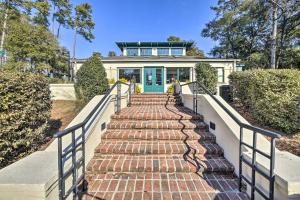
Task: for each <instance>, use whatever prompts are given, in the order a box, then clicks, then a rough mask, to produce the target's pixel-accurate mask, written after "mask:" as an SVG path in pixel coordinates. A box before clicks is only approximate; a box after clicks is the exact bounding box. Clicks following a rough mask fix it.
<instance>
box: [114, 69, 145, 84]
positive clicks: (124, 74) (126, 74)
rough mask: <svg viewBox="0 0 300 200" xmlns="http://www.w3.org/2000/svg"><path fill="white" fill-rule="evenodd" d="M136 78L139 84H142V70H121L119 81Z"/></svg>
mask: <svg viewBox="0 0 300 200" xmlns="http://www.w3.org/2000/svg"><path fill="white" fill-rule="evenodd" d="M133 77H134V78H135V80H136V82H137V83H141V70H140V69H132V68H128V69H119V79H121V78H125V79H126V80H128V81H129V80H130V79H132V78H133Z"/></svg>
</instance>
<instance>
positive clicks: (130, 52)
mask: <svg viewBox="0 0 300 200" xmlns="http://www.w3.org/2000/svg"><path fill="white" fill-rule="evenodd" d="M127 56H138V49H137V48H127Z"/></svg>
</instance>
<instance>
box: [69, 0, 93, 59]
mask: <svg viewBox="0 0 300 200" xmlns="http://www.w3.org/2000/svg"><path fill="white" fill-rule="evenodd" d="M72 26H73V27H74V30H75V31H74V43H73V59H74V58H75V56H76V37H77V34H79V35H81V36H82V37H83V38H84V39H86V40H87V41H89V42H91V41H92V39H94V38H95V36H94V35H93V33H92V30H93V29H94V26H95V23H94V22H93V19H92V7H91V5H90V4H88V3H83V4H80V5H77V6H76V7H75V16H74V19H73V22H72Z"/></svg>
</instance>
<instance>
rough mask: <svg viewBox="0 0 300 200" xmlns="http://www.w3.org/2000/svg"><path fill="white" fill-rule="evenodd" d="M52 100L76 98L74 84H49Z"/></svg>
mask: <svg viewBox="0 0 300 200" xmlns="http://www.w3.org/2000/svg"><path fill="white" fill-rule="evenodd" d="M50 91H51V99H52V100H72V101H74V100H76V94H75V88H74V84H50Z"/></svg>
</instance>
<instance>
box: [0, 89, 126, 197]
mask: <svg viewBox="0 0 300 200" xmlns="http://www.w3.org/2000/svg"><path fill="white" fill-rule="evenodd" d="M122 87H127V86H124V85H122ZM112 93H113V94H112V95H111V96H110V100H109V103H108V104H107V105H106V106H105V107H103V110H102V112H99V113H97V112H96V113H97V116H96V118H95V120H94V122H93V123H92V125H91V127H90V129H89V130H88V131H87V135H86V154H85V161H86V164H88V162H89V161H90V160H91V158H92V157H93V154H94V149H95V148H96V146H97V145H98V144H99V143H100V142H101V135H102V134H103V133H104V132H105V130H106V129H104V130H101V125H102V124H103V123H105V124H106V125H107V124H108V123H109V122H110V119H111V115H112V114H114V113H115V104H116V101H115V98H114V97H115V94H116V89H114V90H113V92H112ZM102 97H103V96H102V95H101V96H96V97H94V98H93V99H92V100H91V101H90V102H89V103H88V104H87V105H86V106H85V107H84V108H83V109H82V111H81V112H80V113H79V114H78V115H77V116H76V117H75V118H74V119H73V120H72V122H71V123H70V124H69V125H68V127H71V126H73V125H75V124H78V123H80V122H82V121H83V120H84V119H85V118H86V117H87V115H88V114H89V113H90V112H91V110H92V109H93V108H94V107H95V106H96V105H97V104H98V103H99V102H100V100H101V99H102ZM127 101H128V96H127V95H122V100H121V108H124V107H125V106H126V105H127ZM100 107H101V106H100ZM68 127H67V128H68ZM79 133H80V130H79V131H76V135H78V134H79ZM70 141H71V138H70V137H68V136H65V137H64V138H63V147H66V146H68V145H69V144H70ZM57 144H58V143H57V140H56V139H55V140H54V141H53V142H52V143H51V144H50V145H49V147H48V148H47V149H46V150H45V151H38V152H34V153H32V154H31V155H29V156H27V157H25V158H23V159H21V160H19V161H17V162H15V163H13V164H12V165H10V166H7V167H6V168H4V169H2V170H0V200H8V199H9V200H20V199H26V200H57V199H58V164H57V157H58V153H57ZM79 155H80V153H79ZM78 158H79V157H78ZM65 167H66V168H67V167H69V165H68V164H65ZM70 181H71V178H69V179H68V180H67V181H66V182H67V183H69V182H70ZM66 190H67V188H66ZM70 196H71V195H70ZM69 199H70V198H69Z"/></svg>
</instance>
